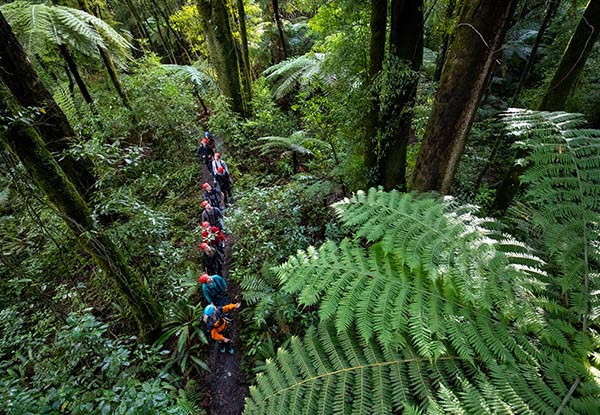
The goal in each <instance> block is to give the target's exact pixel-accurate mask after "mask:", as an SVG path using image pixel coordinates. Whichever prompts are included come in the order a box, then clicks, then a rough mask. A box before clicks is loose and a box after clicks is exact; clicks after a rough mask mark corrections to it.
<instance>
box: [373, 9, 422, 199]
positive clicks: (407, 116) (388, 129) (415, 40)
mask: <svg viewBox="0 0 600 415" xmlns="http://www.w3.org/2000/svg"><path fill="white" fill-rule="evenodd" d="M390 20H391V26H390V59H391V62H390V63H391V64H393V65H394V68H393V70H394V71H399V72H400V73H409V74H410V75H404V76H402V77H399V76H392V77H390V79H391V80H397V79H399V80H400V81H399V82H397V85H393V86H391V88H390V90H391V91H393V92H392V96H391V100H389V102H387V103H386V105H385V106H384V105H383V104H382V105H381V108H380V113H381V129H382V133H381V144H380V148H381V156H380V162H379V163H380V166H381V167H380V171H381V172H382V177H381V178H382V180H381V184H382V185H383V188H384V189H385V190H392V189H399V190H401V191H405V190H406V149H407V146H408V138H409V135H410V128H411V124H412V117H413V104H414V100H415V97H416V95H417V84H418V81H419V70H420V69H421V64H422V62H423V1H422V0H392V7H391V19H390ZM390 66H391V65H390ZM390 70H391V68H390Z"/></svg>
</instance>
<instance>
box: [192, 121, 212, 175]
mask: <svg viewBox="0 0 600 415" xmlns="http://www.w3.org/2000/svg"><path fill="white" fill-rule="evenodd" d="M207 134H208V131H207V132H206V133H204V138H203V139H202V141H201V143H200V147H198V149H197V150H196V157H198V158H200V159H201V160H202V162H203V163H204V165H205V166H206V168H207V169H208V172H209V173H211V174H212V160H213V155H214V151H213V149H212V147H211V146H210V144H209V142H208V137H207Z"/></svg>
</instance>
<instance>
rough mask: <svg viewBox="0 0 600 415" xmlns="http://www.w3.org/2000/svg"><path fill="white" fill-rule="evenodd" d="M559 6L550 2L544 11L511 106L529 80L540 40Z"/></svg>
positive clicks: (558, 1)
mask: <svg viewBox="0 0 600 415" xmlns="http://www.w3.org/2000/svg"><path fill="white" fill-rule="evenodd" d="M559 5H560V0H550V4H548V9H547V10H546V14H545V15H544V20H543V21H542V24H541V25H540V29H539V30H538V33H537V36H536V37H535V42H534V43H533V46H532V48H531V53H530V54H529V59H527V63H526V64H525V68H524V69H523V73H522V74H521V78H520V79H519V84H518V85H517V89H516V90H515V93H514V94H513V97H512V105H515V103H516V102H517V100H518V99H519V94H520V93H521V91H522V90H523V87H524V86H525V82H527V78H529V73H530V72H531V68H532V67H533V64H534V63H535V59H536V57H537V51H538V49H539V47H540V44H541V43H542V38H543V37H544V35H545V34H546V29H547V28H548V25H549V24H550V21H551V20H552V18H553V17H554V15H555V14H556V11H557V10H558V6H559Z"/></svg>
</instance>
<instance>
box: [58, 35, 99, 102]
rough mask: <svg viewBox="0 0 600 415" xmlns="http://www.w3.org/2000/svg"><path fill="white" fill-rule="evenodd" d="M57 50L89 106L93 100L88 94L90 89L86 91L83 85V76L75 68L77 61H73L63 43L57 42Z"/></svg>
mask: <svg viewBox="0 0 600 415" xmlns="http://www.w3.org/2000/svg"><path fill="white" fill-rule="evenodd" d="M58 50H59V52H60V56H62V57H63V59H64V60H65V62H66V63H67V66H68V67H69V71H71V75H73V79H75V83H76V84H77V86H78V87H79V92H81V95H83V99H84V100H85V102H87V103H88V104H89V105H90V106H93V105H94V100H93V99H92V96H91V95H90V91H88V89H87V86H86V85H85V82H83V78H82V77H81V75H80V74H79V69H77V63H76V62H75V59H73V56H71V53H70V52H69V49H67V47H66V46H65V45H63V44H59V45H58Z"/></svg>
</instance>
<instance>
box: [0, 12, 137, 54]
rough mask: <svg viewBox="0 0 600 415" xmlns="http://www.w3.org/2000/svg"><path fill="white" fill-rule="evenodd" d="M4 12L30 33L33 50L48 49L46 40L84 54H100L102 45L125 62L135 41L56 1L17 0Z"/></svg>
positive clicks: (20, 30) (19, 31) (22, 32)
mask: <svg viewBox="0 0 600 415" xmlns="http://www.w3.org/2000/svg"><path fill="white" fill-rule="evenodd" d="M1 8H2V13H3V14H4V16H5V17H6V20H7V21H8V22H9V23H10V25H11V26H12V28H13V30H14V31H15V33H16V34H17V35H23V36H26V40H25V42H24V44H25V45H26V47H27V49H28V50H29V51H35V50H39V49H44V48H45V47H46V45H45V44H43V43H40V42H48V43H50V44H58V45H67V46H69V47H71V48H73V49H75V50H77V51H79V52H81V53H83V54H84V55H88V56H95V57H99V52H98V48H103V49H106V50H107V51H108V52H109V53H111V54H112V55H113V56H114V57H115V58H117V61H118V62H120V63H121V64H123V65H124V63H125V61H126V60H127V59H128V58H129V57H130V55H129V51H130V49H131V47H132V46H131V44H130V43H129V41H128V40H127V39H125V38H124V37H123V36H122V35H120V34H119V33H118V32H117V31H116V30H115V29H113V28H112V27H111V26H110V25H108V24H107V23H106V22H104V21H103V20H102V19H99V18H97V17H95V16H93V15H91V14H89V13H86V12H84V11H82V10H78V9H73V8H70V7H65V6H55V5H52V4H43V3H37V4H33V3H29V2H27V1H15V2H12V3H8V4H5V5H2V6H1Z"/></svg>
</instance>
